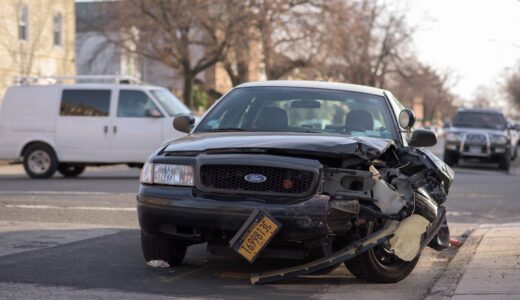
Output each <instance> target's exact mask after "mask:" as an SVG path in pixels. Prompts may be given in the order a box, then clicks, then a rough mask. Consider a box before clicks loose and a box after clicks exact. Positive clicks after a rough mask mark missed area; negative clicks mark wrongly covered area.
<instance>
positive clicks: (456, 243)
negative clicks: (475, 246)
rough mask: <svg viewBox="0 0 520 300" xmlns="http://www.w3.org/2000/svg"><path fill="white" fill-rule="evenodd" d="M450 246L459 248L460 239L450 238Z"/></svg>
mask: <svg viewBox="0 0 520 300" xmlns="http://www.w3.org/2000/svg"><path fill="white" fill-rule="evenodd" d="M450 246H452V247H457V248H459V247H460V246H462V241H461V240H457V239H451V240H450Z"/></svg>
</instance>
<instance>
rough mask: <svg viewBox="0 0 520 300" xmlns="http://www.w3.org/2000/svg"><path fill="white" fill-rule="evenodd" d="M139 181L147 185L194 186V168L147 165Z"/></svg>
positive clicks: (173, 165) (172, 165)
mask: <svg viewBox="0 0 520 300" xmlns="http://www.w3.org/2000/svg"><path fill="white" fill-rule="evenodd" d="M139 180H140V182H141V183H145V184H165V185H182V186H193V167H192V166H190V165H175V164H156V163H146V164H144V166H143V169H142V171H141V177H140V179H139Z"/></svg>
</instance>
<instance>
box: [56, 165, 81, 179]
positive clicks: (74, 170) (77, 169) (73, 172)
mask: <svg viewBox="0 0 520 300" xmlns="http://www.w3.org/2000/svg"><path fill="white" fill-rule="evenodd" d="M83 171H85V166H76V165H69V164H60V165H59V167H58V172H60V174H61V175H63V176H64V177H77V176H79V175H80V174H81V173H83Z"/></svg>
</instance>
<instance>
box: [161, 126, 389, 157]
mask: <svg viewBox="0 0 520 300" xmlns="http://www.w3.org/2000/svg"><path fill="white" fill-rule="evenodd" d="M392 146H395V142H394V141H393V140H388V139H380V138H370V137H350V136H341V135H326V134H311V133H258V132H225V133H195V134H189V135H187V136H185V137H182V138H180V139H177V140H175V141H172V142H170V143H169V144H168V145H167V146H166V147H165V148H164V149H163V152H165V153H170V154H179V155H180V154H185V153H193V154H194V152H195V153H197V152H210V153H226V152H262V150H264V151H267V150H269V151H281V152H286V153H287V152H291V153H301V154H305V153H306V154H316V155H320V156H331V157H342V156H347V155H356V156H359V157H362V158H367V159H373V158H376V157H378V156H380V155H381V154H382V153H384V152H385V151H386V150H388V148H389V147H392Z"/></svg>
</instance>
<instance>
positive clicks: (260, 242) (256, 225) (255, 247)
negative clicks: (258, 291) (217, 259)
mask: <svg viewBox="0 0 520 300" xmlns="http://www.w3.org/2000/svg"><path fill="white" fill-rule="evenodd" d="M281 227H282V224H281V223H280V222H278V221H277V220H276V219H275V218H274V217H272V216H271V215H270V214H269V213H268V212H266V211H264V210H262V209H258V208H255V209H254V210H253V212H252V213H251V215H250V216H249V218H248V219H247V221H246V222H245V223H244V225H242V228H240V230H239V231H238V232H237V233H236V234H235V236H234V237H233V238H232V239H231V241H230V242H229V245H230V247H231V248H233V250H235V251H236V252H238V253H239V254H240V255H242V256H243V257H244V258H245V259H246V260H247V261H248V262H249V263H253V262H254V261H255V260H256V258H257V257H258V256H259V255H260V253H261V252H262V251H263V250H264V248H265V247H266V246H267V245H268V244H269V242H270V241H271V240H272V239H273V238H274V236H275V235H276V233H277V232H278V231H279V230H280V228H281Z"/></svg>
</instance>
